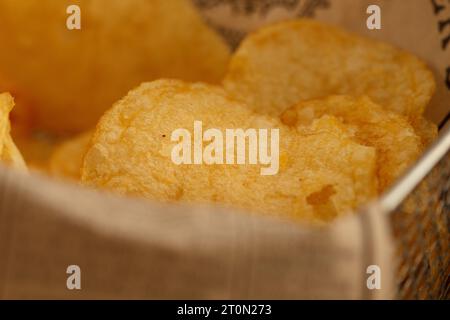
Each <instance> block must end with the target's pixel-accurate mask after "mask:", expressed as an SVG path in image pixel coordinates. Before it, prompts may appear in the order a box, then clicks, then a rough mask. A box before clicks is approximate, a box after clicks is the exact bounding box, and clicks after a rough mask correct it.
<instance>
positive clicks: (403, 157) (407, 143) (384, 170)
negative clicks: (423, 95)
mask: <svg viewBox="0 0 450 320" xmlns="http://www.w3.org/2000/svg"><path fill="white" fill-rule="evenodd" d="M326 114H328V115H333V116H336V117H338V118H340V119H342V121H343V122H344V124H346V125H347V127H348V130H349V131H350V132H353V135H354V137H355V138H356V139H357V141H358V142H360V143H361V144H364V145H367V146H371V147H375V148H376V150H377V168H378V169H377V172H378V178H379V183H380V185H379V186H380V190H385V189H386V188H387V187H389V186H390V185H391V184H392V182H393V181H394V180H395V179H396V178H398V177H399V176H400V175H401V174H402V173H403V172H404V171H405V169H406V168H407V167H408V166H410V165H411V164H412V163H413V162H414V161H415V160H416V159H417V158H418V156H419V155H420V153H421V151H422V144H421V140H420V138H419V137H418V136H417V135H416V133H415V131H414V129H413V127H412V126H411V125H410V124H409V122H408V121H407V119H406V118H405V117H403V116H401V115H398V114H396V113H394V112H390V111H388V110H386V109H384V108H382V107H381V106H379V105H377V104H375V103H374V102H372V101H371V100H370V99H369V98H367V97H361V98H354V97H351V96H331V97H328V98H325V99H320V100H310V101H303V102H300V103H298V104H297V105H295V106H294V107H292V108H290V109H288V110H286V111H285V112H284V113H283V115H282V116H281V119H282V121H283V122H284V123H286V124H288V125H294V126H304V125H305V124H308V123H310V122H311V121H312V120H313V119H315V118H320V117H322V116H323V115H326Z"/></svg>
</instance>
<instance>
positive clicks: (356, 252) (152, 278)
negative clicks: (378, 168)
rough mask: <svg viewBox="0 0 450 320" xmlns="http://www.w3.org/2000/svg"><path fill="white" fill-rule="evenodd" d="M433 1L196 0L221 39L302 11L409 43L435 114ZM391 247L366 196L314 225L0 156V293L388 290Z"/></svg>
mask: <svg viewBox="0 0 450 320" xmlns="http://www.w3.org/2000/svg"><path fill="white" fill-rule="evenodd" d="M435 2H437V3H438V2H439V0H437V1H435ZM441 2H442V5H443V6H444V9H440V10H438V9H436V8H435V6H433V3H432V2H431V1H427V0H414V1H408V4H406V2H405V1H402V0H389V1H388V0H387V1H375V0H373V1H365V0H362V1H354V0H335V1H331V0H330V1H251V0H248V1H245V0H242V1H241V2H239V1H200V0H197V1H195V3H196V4H197V5H198V7H199V9H200V11H201V12H202V13H203V15H204V17H205V19H206V20H207V21H208V22H210V23H211V25H213V26H214V27H216V28H217V29H218V30H219V32H222V33H223V34H224V35H226V36H227V37H228V39H229V40H230V43H231V44H232V45H233V44H235V43H236V41H237V39H239V37H242V35H243V34H244V33H245V32H247V31H249V30H252V29H254V28H256V27H258V26H260V25H262V24H264V23H268V22H271V21H274V20H279V19H285V18H289V17H293V16H297V15H307V16H314V17H316V18H318V19H321V20H324V21H328V22H330V23H336V24H340V25H342V26H344V27H346V28H348V29H350V30H353V31H356V32H359V33H361V34H365V35H367V36H373V37H376V38H380V39H384V40H386V41H388V42H391V43H393V44H396V45H398V46H401V47H403V48H405V49H407V50H409V51H411V52H413V53H415V54H417V55H418V56H420V57H421V58H423V59H424V60H425V61H427V62H428V63H429V64H430V66H431V67H432V68H433V70H434V71H435V74H436V79H437V82H438V94H437V95H436V98H435V99H434V101H433V104H432V106H430V107H429V110H428V115H429V116H430V118H431V119H433V120H434V121H435V122H437V121H440V120H442V119H443V118H444V115H445V114H446V113H447V112H448V109H449V101H450V94H449V90H448V88H446V76H447V75H446V73H448V72H449V71H448V65H449V63H450V59H449V51H450V48H448V46H450V44H449V45H448V46H446V45H445V44H444V42H445V41H444V40H445V36H446V35H448V34H450V26H448V27H447V26H445V25H444V27H442V29H443V31H442V32H440V31H439V30H440V27H439V22H440V21H444V20H445V19H444V18H448V17H449V12H450V5H448V4H447V2H445V1H441ZM368 4H379V5H380V7H381V8H382V26H383V27H382V30H379V31H378V30H377V31H369V30H367V29H366V24H365V19H366V17H367V14H366V8H367V6H368ZM445 6H446V8H445ZM261 8H264V10H262V9H261ZM261 10H262V11H261ZM443 41H444V42H443ZM393 248H394V241H393V239H392V238H391V229H390V226H389V220H388V217H387V214H386V212H383V211H382V210H381V209H380V207H379V205H378V204H377V203H374V204H370V205H368V206H367V207H366V208H364V209H362V210H361V213H359V214H355V215H350V216H347V217H345V218H342V219H340V220H338V221H336V222H335V223H333V224H331V225H330V226H328V227H325V228H322V229H313V228H308V227H305V226H300V225H297V224H295V223H292V222H288V221H283V220H278V219H275V218H272V217H267V216H263V215H260V214H249V213H243V212H232V211H231V210H227V209H223V208H218V207H213V206H210V207H194V206H184V205H178V206H169V205H162V204H157V203H152V202H149V201H144V200H138V199H125V198H120V197H116V196H114V195H111V194H105V193H98V192H95V191H92V190H88V189H83V188H80V187H78V186H77V185H70V184H65V183H60V182H55V181H51V180H50V179H48V178H46V177H42V176H38V175H36V174H30V175H25V174H21V173H18V172H15V171H12V170H10V169H6V168H3V167H1V168H0V298H6V299H11V298H63V299H79V298H113V299H116V298H155V299H162V298H183V299H196V298H205V299H229V298H230V299H240V298H242V299H271V298H273V299H299V298H304V299H315V298H320V299H335V298H339V299H379V298H383V299H389V298H394V297H395V291H396V288H395V279H394V265H395V257H394V256H393ZM70 265H78V266H79V267H80V268H81V289H80V290H69V289H68V288H67V286H66V281H67V278H68V277H69V275H68V274H67V273H66V270H67V267H68V266H70ZM371 265H376V266H378V267H379V268H380V270H381V289H379V290H377V289H375V290H369V289H368V287H367V279H368V278H369V276H370V274H368V273H367V268H368V267H369V266H371Z"/></svg>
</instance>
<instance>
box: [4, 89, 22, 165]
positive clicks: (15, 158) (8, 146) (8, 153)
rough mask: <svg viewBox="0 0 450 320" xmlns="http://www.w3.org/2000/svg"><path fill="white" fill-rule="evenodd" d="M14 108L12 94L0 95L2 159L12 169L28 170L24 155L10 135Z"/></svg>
mask: <svg viewBox="0 0 450 320" xmlns="http://www.w3.org/2000/svg"><path fill="white" fill-rule="evenodd" d="M13 106H14V100H13V98H12V97H11V95H10V94H8V93H2V94H0V159H1V160H2V161H3V162H5V163H7V164H8V165H10V166H12V167H15V168H18V169H22V170H26V165H25V162H24V161H23V158H22V155H21V154H20V152H19V150H18V149H17V147H16V145H15V144H14V142H13V140H12V138H11V135H10V131H11V126H10V123H9V113H10V112H11V110H12V108H13Z"/></svg>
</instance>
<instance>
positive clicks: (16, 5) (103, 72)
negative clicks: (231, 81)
mask: <svg viewBox="0 0 450 320" xmlns="http://www.w3.org/2000/svg"><path fill="white" fill-rule="evenodd" d="M70 5H78V6H79V8H80V10H81V30H69V29H68V28H67V26H66V21H67V20H68V19H69V17H70V16H71V14H67V13H66V10H67V8H68V7H69V6H70ZM69 20H70V19H69ZM0 26H1V27H0V78H1V79H0V91H1V90H5V91H6V90H8V91H11V92H14V93H15V94H16V93H17V94H18V96H20V97H22V98H23V99H22V98H21V99H17V104H18V105H17V110H18V113H19V114H20V115H23V114H24V113H25V114H33V118H34V120H33V124H34V125H35V126H36V127H38V128H39V129H44V130H49V131H56V132H61V133H69V134H71V133H74V132H81V131H84V130H89V129H90V128H92V127H93V126H94V125H95V124H96V122H97V120H98V119H99V118H100V116H101V115H102V113H103V112H104V111H105V110H106V109H107V108H109V107H110V106H111V105H112V103H113V102H114V101H116V100H117V99H118V98H120V97H121V96H123V95H124V94H126V93H127V91H128V90H130V89H131V88H133V87H134V86H137V85H139V84H140V83H141V82H142V81H144V80H146V81H148V80H152V79H157V78H160V77H174V78H180V79H185V80H191V81H206V82H214V83H215V82H220V81H221V79H222V78H223V75H224V73H225V70H226V66H227V63H228V59H229V49H228V47H227V45H226V44H225V42H224V41H223V40H222V39H221V38H220V37H219V36H218V35H217V34H215V33H214V32H213V31H212V30H210V29H209V28H208V27H207V26H206V24H205V23H204V22H203V21H202V19H201V17H200V16H199V15H198V14H197V12H196V11H195V9H194V8H193V6H192V4H191V3H190V2H189V1H188V0H152V1H148V0H127V1H123V0H76V1H73V0H27V1H17V0H2V1H0ZM23 109H27V112H21V110H23ZM19 118H20V117H19Z"/></svg>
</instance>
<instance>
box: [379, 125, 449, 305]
mask: <svg viewBox="0 0 450 320" xmlns="http://www.w3.org/2000/svg"><path fill="white" fill-rule="evenodd" d="M449 150H450V128H448V129H447V130H446V131H445V132H443V133H442V134H441V138H440V139H439V140H438V141H437V142H436V143H435V144H434V145H433V146H432V147H431V148H430V149H429V150H428V152H427V153H426V154H425V155H424V156H423V157H422V158H421V159H420V160H419V161H418V163H417V164H416V165H415V166H414V167H413V168H412V169H411V170H410V172H409V173H408V174H407V175H405V177H404V178H403V179H402V180H400V181H399V182H398V183H397V184H396V186H394V188H392V190H391V191H390V192H389V193H388V194H386V195H385V196H384V197H383V198H382V199H381V203H382V205H383V206H384V207H385V209H386V210H387V212H389V215H390V218H391V223H392V228H393V234H394V238H395V241H396V251H395V253H396V258H397V274H396V279H397V297H398V298H399V299H448V298H449V297H450V277H449V275H450V264H449V262H450V254H449V253H450V251H449V228H450V224H449V213H450V193H449V189H450V151H449Z"/></svg>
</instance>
